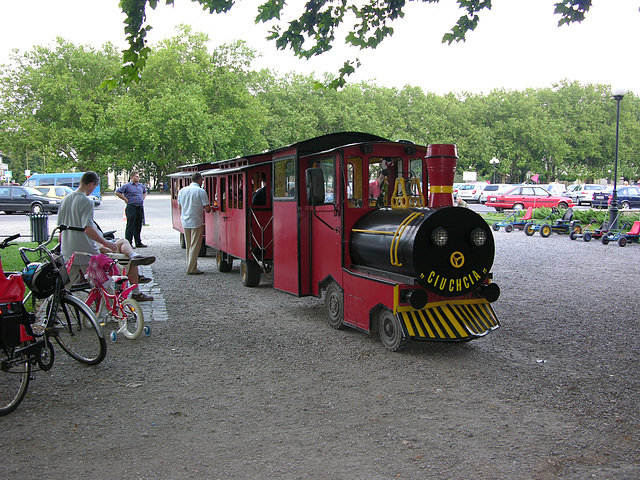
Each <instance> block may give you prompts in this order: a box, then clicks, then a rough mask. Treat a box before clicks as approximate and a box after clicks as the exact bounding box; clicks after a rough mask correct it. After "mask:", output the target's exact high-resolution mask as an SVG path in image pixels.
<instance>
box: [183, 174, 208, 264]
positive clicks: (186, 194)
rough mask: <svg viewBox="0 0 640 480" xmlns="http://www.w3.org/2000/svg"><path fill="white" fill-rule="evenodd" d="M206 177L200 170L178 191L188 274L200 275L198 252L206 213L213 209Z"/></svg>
mask: <svg viewBox="0 0 640 480" xmlns="http://www.w3.org/2000/svg"><path fill="white" fill-rule="evenodd" d="M203 182H204V179H203V178H202V174H201V173H200V172H195V173H194V174H193V175H191V183H190V184H189V185H188V186H187V187H184V188H183V189H182V190H180V192H179V193H178V206H179V208H180V220H181V221H182V227H183V229H184V241H185V244H186V246H187V275H200V274H201V273H204V272H203V271H202V270H198V254H199V253H200V246H201V245H202V238H203V233H204V213H203V212H210V211H211V204H210V203H209V197H208V196H207V192H205V190H204V189H203V188H202V183H203Z"/></svg>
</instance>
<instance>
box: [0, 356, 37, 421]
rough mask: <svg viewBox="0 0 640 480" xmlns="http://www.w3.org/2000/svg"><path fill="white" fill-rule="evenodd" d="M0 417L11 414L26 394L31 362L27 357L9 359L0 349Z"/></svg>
mask: <svg viewBox="0 0 640 480" xmlns="http://www.w3.org/2000/svg"><path fill="white" fill-rule="evenodd" d="M0 368H1V370H2V371H1V372H0V416H3V415H7V414H9V413H11V412H13V411H14V410H15V409H16V408H18V405H20V402H22V399H23V398H24V396H25V395H26V394H27V388H28V387H29V375H30V374H31V362H29V358H28V357H27V355H20V356H19V357H16V358H11V356H10V353H9V352H8V351H7V350H5V349H0Z"/></svg>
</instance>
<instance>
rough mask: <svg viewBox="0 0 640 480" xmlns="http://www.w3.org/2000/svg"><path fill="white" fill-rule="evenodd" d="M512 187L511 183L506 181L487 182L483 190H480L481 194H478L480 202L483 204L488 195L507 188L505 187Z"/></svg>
mask: <svg viewBox="0 0 640 480" xmlns="http://www.w3.org/2000/svg"><path fill="white" fill-rule="evenodd" d="M509 187H513V185H509V184H508V183H489V184H487V186H486V187H484V190H482V194H481V195H480V203H482V204H484V203H486V202H487V197H488V196H489V195H495V194H497V193H502V192H504V191H506V190H507V188H509Z"/></svg>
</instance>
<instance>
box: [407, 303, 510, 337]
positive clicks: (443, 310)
mask: <svg viewBox="0 0 640 480" xmlns="http://www.w3.org/2000/svg"><path fill="white" fill-rule="evenodd" d="M397 316H398V319H399V320H400V322H401V323H402V325H403V327H404V329H405V332H406V333H407V335H408V336H409V337H410V338H412V339H415V340H436V341H450V342H455V341H463V340H471V339H473V338H478V337H482V336H484V335H486V334H487V333H489V332H491V331H493V330H495V329H497V328H499V327H500V323H499V322H498V319H497V317H496V314H495V312H494V311H493V308H492V307H491V304H490V303H489V302H487V301H486V300H485V299H475V300H459V301H452V302H438V303H433V304H430V305H427V307H426V308H424V309H422V310H415V309H413V308H411V307H398V310H397Z"/></svg>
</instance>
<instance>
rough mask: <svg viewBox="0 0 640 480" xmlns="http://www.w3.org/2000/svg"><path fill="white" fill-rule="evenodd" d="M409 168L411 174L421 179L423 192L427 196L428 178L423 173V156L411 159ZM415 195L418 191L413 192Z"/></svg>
mask: <svg viewBox="0 0 640 480" xmlns="http://www.w3.org/2000/svg"><path fill="white" fill-rule="evenodd" d="M409 170H410V171H411V176H412V177H414V178H417V179H419V181H420V188H421V189H422V194H423V195H424V196H425V198H426V197H427V195H428V190H427V188H428V185H429V183H428V179H427V178H425V177H423V176H422V175H423V173H422V172H424V168H423V160H422V158H412V159H411V160H410V161H409ZM413 194H414V195H416V194H417V192H413Z"/></svg>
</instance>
